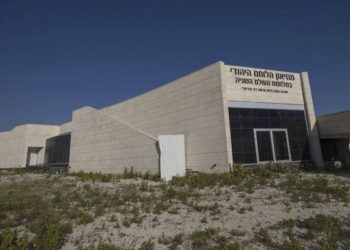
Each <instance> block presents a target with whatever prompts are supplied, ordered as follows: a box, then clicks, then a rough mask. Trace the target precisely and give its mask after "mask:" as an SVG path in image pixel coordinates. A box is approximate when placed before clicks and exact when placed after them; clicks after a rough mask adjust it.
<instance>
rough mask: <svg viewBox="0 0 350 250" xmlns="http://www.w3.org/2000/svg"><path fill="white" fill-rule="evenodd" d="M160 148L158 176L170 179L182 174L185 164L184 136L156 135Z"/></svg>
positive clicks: (184, 171) (184, 170) (183, 173)
mask: <svg viewBox="0 0 350 250" xmlns="http://www.w3.org/2000/svg"><path fill="white" fill-rule="evenodd" d="M158 142H159V149H160V178H162V179H164V180H166V181H170V180H171V179H172V178H173V176H184V175H185V174H186V166H185V136H184V135H160V136H158Z"/></svg>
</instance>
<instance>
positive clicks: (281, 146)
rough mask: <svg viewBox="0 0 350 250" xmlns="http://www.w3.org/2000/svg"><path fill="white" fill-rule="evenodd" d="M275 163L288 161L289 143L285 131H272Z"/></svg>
mask: <svg viewBox="0 0 350 250" xmlns="http://www.w3.org/2000/svg"><path fill="white" fill-rule="evenodd" d="M271 132H272V135H273V145H274V150H275V161H289V160H290V152H289V143H288V136H287V131H286V130H272V131H271Z"/></svg>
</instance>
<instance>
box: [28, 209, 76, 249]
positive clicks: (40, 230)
mask: <svg viewBox="0 0 350 250" xmlns="http://www.w3.org/2000/svg"><path fill="white" fill-rule="evenodd" d="M31 229H32V231H33V232H34V233H35V238H34V246H35V249H37V250H47V249H50V250H53V249H60V248H61V247H62V245H63V243H64V240H65V237H66V235H67V234H70V233H72V224H70V223H66V224H60V223H59V221H58V220H57V219H54V218H53V217H52V216H49V215H43V216H40V217H39V219H38V221H37V222H36V223H35V224H34V225H32V226H31Z"/></svg>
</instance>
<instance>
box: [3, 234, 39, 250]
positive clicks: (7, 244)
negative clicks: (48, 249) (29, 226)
mask: <svg viewBox="0 0 350 250" xmlns="http://www.w3.org/2000/svg"><path fill="white" fill-rule="evenodd" d="M30 248H33V246H32V245H31V244H30V243H29V241H28V236H26V235H25V236H22V237H19V236H18V233H17V231H16V230H9V229H4V230H3V231H2V232H0V249H1V250H5V249H13V250H27V249H30Z"/></svg>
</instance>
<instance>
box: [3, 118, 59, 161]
mask: <svg viewBox="0 0 350 250" xmlns="http://www.w3.org/2000/svg"><path fill="white" fill-rule="evenodd" d="M58 133H59V127H58V126H46V125H32V124H27V125H21V126H17V127H15V128H14V129H13V130H11V131H8V132H2V133H0V168H15V167H25V166H26V161H27V152H28V147H37V148H43V149H41V150H40V151H39V154H38V164H41V163H43V162H44V151H45V150H44V147H45V140H46V138H48V137H52V136H55V135H57V134H58Z"/></svg>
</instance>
